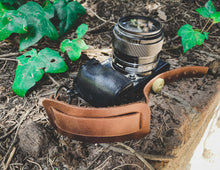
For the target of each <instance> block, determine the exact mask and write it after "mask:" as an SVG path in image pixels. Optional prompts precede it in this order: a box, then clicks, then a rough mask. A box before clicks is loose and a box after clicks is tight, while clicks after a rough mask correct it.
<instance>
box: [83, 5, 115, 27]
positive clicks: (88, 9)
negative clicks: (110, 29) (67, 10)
mask: <svg viewBox="0 0 220 170" xmlns="http://www.w3.org/2000/svg"><path fill="white" fill-rule="evenodd" d="M84 8H85V9H86V10H87V11H89V12H91V13H92V14H94V15H95V16H96V17H97V18H98V19H100V20H101V21H103V22H109V23H112V24H116V23H115V22H113V21H107V20H105V19H103V18H101V17H100V16H98V15H97V14H96V13H95V12H94V11H93V10H91V9H90V8H87V7H84Z"/></svg>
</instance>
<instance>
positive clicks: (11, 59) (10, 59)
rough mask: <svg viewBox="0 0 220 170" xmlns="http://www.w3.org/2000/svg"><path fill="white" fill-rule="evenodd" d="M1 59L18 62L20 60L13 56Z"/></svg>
mask: <svg viewBox="0 0 220 170" xmlns="http://www.w3.org/2000/svg"><path fill="white" fill-rule="evenodd" d="M0 60H4V61H16V62H18V60H17V59H13V58H0Z"/></svg>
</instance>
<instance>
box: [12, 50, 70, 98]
mask: <svg viewBox="0 0 220 170" xmlns="http://www.w3.org/2000/svg"><path fill="white" fill-rule="evenodd" d="M17 59H18V66H17V69H16V74H15V80H14V83H13V86H12V89H13V91H14V92H15V93H16V94H17V95H18V96H21V97H24V96H25V94H26V92H27V91H28V90H29V89H30V88H31V87H33V86H34V85H35V84H36V82H38V81H39V80H40V79H41V78H42V77H43V75H44V73H45V72H47V73H62V72H65V71H66V70H67V69H68V67H67V65H66V63H65V62H64V60H63V59H62V57H61V56H60V55H59V53H58V52H56V51H53V50H51V49H49V48H45V49H43V50H41V51H40V52H39V53H38V54H37V51H36V49H33V50H31V51H28V52H26V53H25V54H23V55H21V56H19V57H17Z"/></svg>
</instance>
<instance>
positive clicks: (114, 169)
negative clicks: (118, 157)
mask: <svg viewBox="0 0 220 170" xmlns="http://www.w3.org/2000/svg"><path fill="white" fill-rule="evenodd" d="M124 166H136V167H138V168H139V169H141V170H143V168H141V167H140V166H139V165H137V164H123V165H119V166H116V167H115V168H113V169H112V170H116V169H118V168H121V167H124Z"/></svg>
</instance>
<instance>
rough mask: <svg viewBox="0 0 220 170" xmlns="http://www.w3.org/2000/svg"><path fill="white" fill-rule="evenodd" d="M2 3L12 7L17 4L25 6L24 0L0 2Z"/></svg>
mask: <svg viewBox="0 0 220 170" xmlns="http://www.w3.org/2000/svg"><path fill="white" fill-rule="evenodd" d="M0 2H1V3H8V4H10V5H13V4H17V5H21V4H23V0H0Z"/></svg>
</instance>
